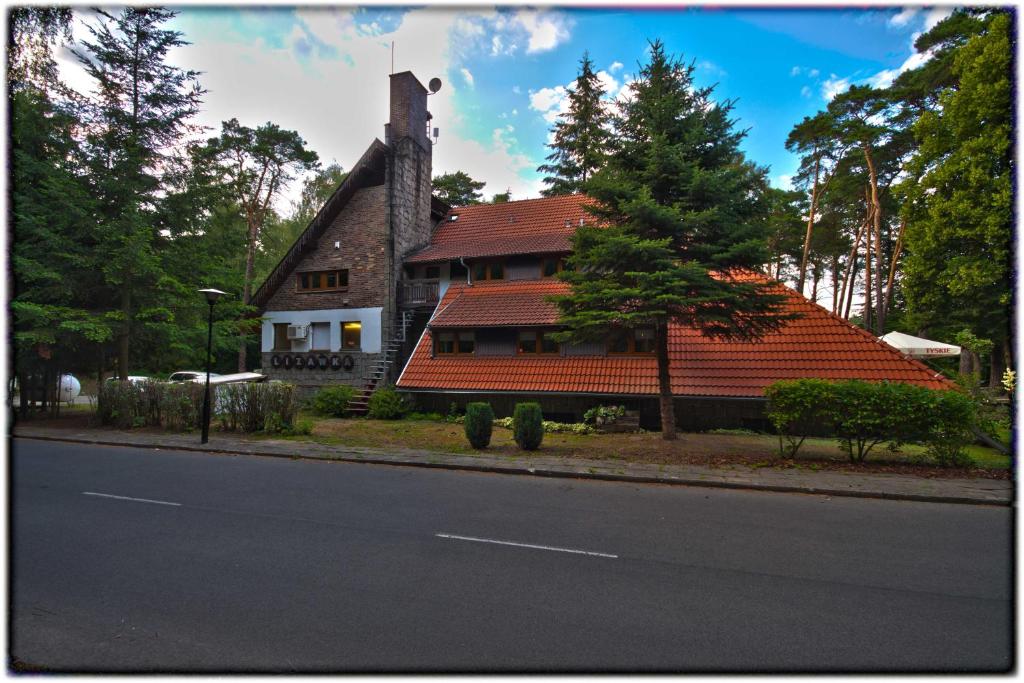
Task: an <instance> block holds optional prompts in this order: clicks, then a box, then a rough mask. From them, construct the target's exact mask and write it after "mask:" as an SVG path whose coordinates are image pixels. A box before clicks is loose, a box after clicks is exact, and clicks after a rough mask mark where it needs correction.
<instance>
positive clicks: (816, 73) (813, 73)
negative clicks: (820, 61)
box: [807, 69, 821, 78]
mask: <svg viewBox="0 0 1024 683" xmlns="http://www.w3.org/2000/svg"><path fill="white" fill-rule="evenodd" d="M820 74H821V72H820V71H818V70H817V69H811V70H810V71H808V72H807V75H808V76H810V77H811V78H817V77H818V76H819V75H820Z"/></svg>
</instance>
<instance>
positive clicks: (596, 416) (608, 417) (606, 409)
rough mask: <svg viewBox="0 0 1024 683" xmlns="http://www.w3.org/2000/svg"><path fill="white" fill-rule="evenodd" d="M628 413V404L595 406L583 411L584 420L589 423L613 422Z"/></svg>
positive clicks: (604, 423)
mask: <svg viewBox="0 0 1024 683" xmlns="http://www.w3.org/2000/svg"><path fill="white" fill-rule="evenodd" d="M625 414H626V406H595V407H594V408H591V409H590V410H588V411H587V412H585V413H583V422H584V423H586V424H588V425H598V426H599V425H606V424H613V423H614V422H615V421H616V420H618V419H619V418H620V417H623V416H624V415H625Z"/></svg>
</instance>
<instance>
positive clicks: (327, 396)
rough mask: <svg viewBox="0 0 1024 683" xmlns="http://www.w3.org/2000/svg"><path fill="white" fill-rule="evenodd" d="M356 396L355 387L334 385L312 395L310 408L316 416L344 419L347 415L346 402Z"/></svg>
mask: <svg viewBox="0 0 1024 683" xmlns="http://www.w3.org/2000/svg"><path fill="white" fill-rule="evenodd" d="M355 395H356V389H355V387H352V386H349V385H348V384H335V385H333V386H329V387H324V388H323V389H321V390H320V391H318V392H316V394H314V395H313V399H312V401H311V402H310V407H312V408H313V412H315V413H316V414H317V415H327V416H329V417H345V415H346V414H347V413H348V411H347V408H348V402H349V401H351V400H352V398H353V397H354V396H355Z"/></svg>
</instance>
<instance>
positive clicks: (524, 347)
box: [517, 330, 558, 354]
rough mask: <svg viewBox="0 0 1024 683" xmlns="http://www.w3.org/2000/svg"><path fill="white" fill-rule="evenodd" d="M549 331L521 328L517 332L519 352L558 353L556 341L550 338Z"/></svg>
mask: <svg viewBox="0 0 1024 683" xmlns="http://www.w3.org/2000/svg"><path fill="white" fill-rule="evenodd" d="M551 334H552V333H551V331H550V330H549V331H544V330H521V331H520V332H519V344H518V346H517V348H518V350H519V353H547V354H553V353H558V342H556V341H555V340H554V339H552V338H551Z"/></svg>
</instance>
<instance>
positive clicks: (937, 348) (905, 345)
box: [879, 332, 960, 358]
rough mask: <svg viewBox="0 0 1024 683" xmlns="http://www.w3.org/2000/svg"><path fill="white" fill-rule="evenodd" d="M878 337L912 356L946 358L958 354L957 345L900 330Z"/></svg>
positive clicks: (958, 348)
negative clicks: (923, 337) (915, 335)
mask: <svg viewBox="0 0 1024 683" xmlns="http://www.w3.org/2000/svg"><path fill="white" fill-rule="evenodd" d="M879 339H881V340H882V341H884V342H885V343H886V344H888V345H889V346H891V347H893V348H895V349H897V350H899V351H902V352H903V353H905V354H907V355H908V356H911V357H913V358H946V357H949V356H959V355H960V347H959V346H955V345H953V344H943V343H942V342H937V341H932V340H931V339H922V338H921V337H914V336H912V335H909V334H903V333H902V332H890V333H889V334H885V335H882V336H881V337H879Z"/></svg>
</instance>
